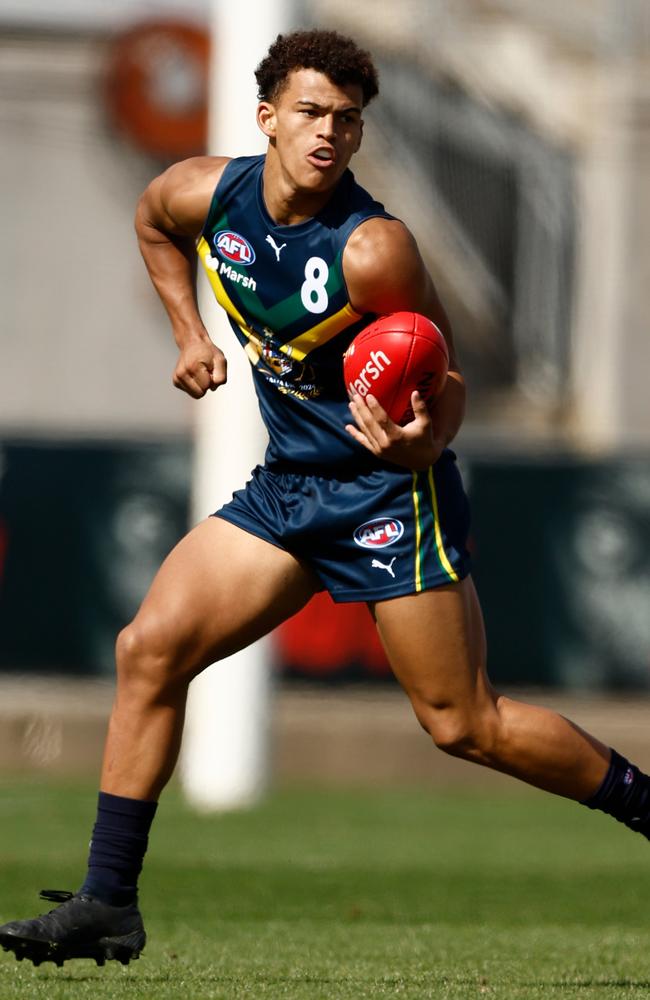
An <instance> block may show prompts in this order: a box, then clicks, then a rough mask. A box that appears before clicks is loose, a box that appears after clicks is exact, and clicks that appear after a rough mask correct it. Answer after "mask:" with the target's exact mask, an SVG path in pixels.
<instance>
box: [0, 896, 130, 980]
mask: <svg viewBox="0 0 650 1000" xmlns="http://www.w3.org/2000/svg"><path fill="white" fill-rule="evenodd" d="M41 899H47V900H49V901H50V902H52V903H60V904H61V905H60V906H57V907H55V908H54V909H53V910H50V912H49V913H44V914H42V915H41V916H40V917H35V918H34V919H33V920H12V921H11V923H9V924H3V925H2V927H0V944H1V945H2V947H3V948H4V949H5V951H13V952H14V954H15V956H16V958H17V959H18V961H19V962H20V961H22V959H23V958H28V959H30V960H31V961H32V962H33V963H34V965H40V964H41V962H54V963H55V965H59V966H61V965H63V963H64V962H65V961H67V960H68V959H70V958H94V959H95V961H96V962H97V965H104V963H105V962H106V959H116V960H117V961H118V962H121V963H122V965H128V964H129V962H130V961H131V959H132V958H138V957H139V955H140V952H141V951H142V949H143V948H144V945H145V941H146V934H145V932H144V926H143V924H142V917H141V916H140V911H139V910H138V907H137V904H136V903H130V904H129V905H127V906H111V905H110V904H109V903H102V901H101V900H99V899H93V897H92V896H86V895H82V894H81V893H72V892H62V891H59V890H58V889H43V891H42V892H41Z"/></svg>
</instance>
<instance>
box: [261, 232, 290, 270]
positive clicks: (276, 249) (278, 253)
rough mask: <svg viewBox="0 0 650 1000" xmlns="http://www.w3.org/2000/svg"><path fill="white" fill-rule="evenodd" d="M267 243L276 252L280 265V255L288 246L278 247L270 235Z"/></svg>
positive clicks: (284, 244)
mask: <svg viewBox="0 0 650 1000" xmlns="http://www.w3.org/2000/svg"><path fill="white" fill-rule="evenodd" d="M266 242H267V243H270V244H271V246H272V247H273V249H274V251H275V259H276V260H277V262H278V264H279V263H280V254H281V253H282V251H283V250H284V248H285V247H286V245H287V244H286V243H283V244H282V246H278V244H277V243H276V242H275V240H274V239H273V237H272V236H271V234H270V233H269V235H268V236H267V237H266Z"/></svg>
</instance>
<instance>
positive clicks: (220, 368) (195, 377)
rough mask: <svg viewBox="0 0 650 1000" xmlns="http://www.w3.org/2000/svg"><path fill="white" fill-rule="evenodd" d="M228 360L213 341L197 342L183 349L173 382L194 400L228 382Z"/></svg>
mask: <svg viewBox="0 0 650 1000" xmlns="http://www.w3.org/2000/svg"><path fill="white" fill-rule="evenodd" d="M226 364H227V363H226V358H225V356H224V354H223V351H220V350H219V348H218V347H217V346H216V345H215V344H213V343H212V341H211V340H200V341H199V340H195V341H192V343H190V344H186V345H185V346H184V347H182V348H181V353H180V355H179V358H178V363H177V365H176V369H175V371H174V378H173V382H174V385H175V386H176V388H177V389H182V390H183V392H186V393H187V394H188V396H192V398H193V399H201V397H202V396H205V394H206V392H207V391H208V389H210V390H212V389H216V388H217V387H218V386H220V385H223V384H224V383H225V381H226V378H227V375H226Z"/></svg>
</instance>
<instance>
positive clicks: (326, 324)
mask: <svg viewBox="0 0 650 1000" xmlns="http://www.w3.org/2000/svg"><path fill="white" fill-rule="evenodd" d="M196 249H197V251H198V254H199V256H200V258H201V260H202V262H203V266H204V268H205V272H206V274H207V276H208V281H209V282H210V284H211V286H212V290H213V292H214V294H215V295H216V297H217V302H218V303H219V305H220V306H221V307H222V308H223V309H225V310H226V312H227V313H228V315H229V316H230V317H231V318H232V319H234V321H235V323H236V324H237V326H238V327H239V329H240V330H241V332H242V333H243V334H244V336H245V337H247V338H248V339H249V340H254V341H256V342H257V341H258V339H259V335H258V334H256V333H255V330H253V329H252V327H250V326H249V325H248V323H247V322H246V320H245V319H244V317H243V316H242V314H241V313H240V312H239V309H238V308H237V306H236V305H235V304H234V302H233V301H232V299H231V298H230V296H229V295H228V292H227V291H226V288H225V285H224V283H223V282H222V280H221V278H220V277H219V272H218V270H215V269H214V268H212V267H210V266H209V265H208V263H207V258H208V257H209V258H210V259H212V254H211V253H210V247H209V245H208V243H207V242H206V240H205V237H203V236H202V237H201V239H200V240H199V242H198V243H197V247H196ZM358 319H361V313H358V312H355V310H354V309H353V308H352V306H351V305H350V304H349V302H348V303H346V305H344V306H343V308H342V309H339V311H338V312H337V313H334V315H333V316H329V317H328V318H327V319H324V320H323V321H322V322H321V323H317V324H316V325H315V326H312V327H311V328H310V329H309V330H305V331H304V333H301V334H299V335H298V336H297V337H294V339H293V340H289V341H288V342H287V343H286V344H276V350H279V351H282V353H283V354H286V355H288V357H290V358H293V359H295V360H296V361H304V360H305V358H306V357H307V355H308V354H309V352H310V351H313V350H314V349H315V348H316V347H321V346H322V345H323V344H326V343H327V342H328V341H329V340H332V338H333V337H336V335H337V333H341V331H342V330H345V328H346V327H348V326H350V324H351V323H354V322H356V320H358Z"/></svg>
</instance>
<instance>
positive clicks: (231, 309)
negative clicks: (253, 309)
mask: <svg viewBox="0 0 650 1000" xmlns="http://www.w3.org/2000/svg"><path fill="white" fill-rule="evenodd" d="M196 249H197V251H198V254H199V257H200V258H201V260H202V261H203V266H204V268H205V273H206V274H207V276H208V281H209V282H210V284H211V285H212V291H213V292H214V294H215V295H216V297H217V302H218V303H219V305H220V306H221V307H222V308H223V309H225V310H226V312H227V313H228V315H229V316H231V317H232V318H233V319H234V321H235V323H236V324H237V326H238V327H239V329H240V330H241V331H242V333H243V334H244V335H245V336H246V337H250V336H251V334H252V333H253V330H251V328H250V327H249V326H248V324H247V323H246V320H245V319H244V317H243V316H242V314H241V313H240V311H239V309H238V308H237V306H236V305H235V304H234V302H233V301H232V300H231V298H230V296H229V295H228V293H227V291H226V289H225V288H224V285H223V282H222V280H221V278H220V277H219V272H218V271H215V270H214V269H213V268H211V267H209V266H208V263H207V260H206V258H207V257H210V258H212V254H211V253H210V247H209V246H208V244H207V242H206V240H205V238H204V237H203V236H202V237H201V239H200V240H199V242H198V244H197V247H196Z"/></svg>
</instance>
